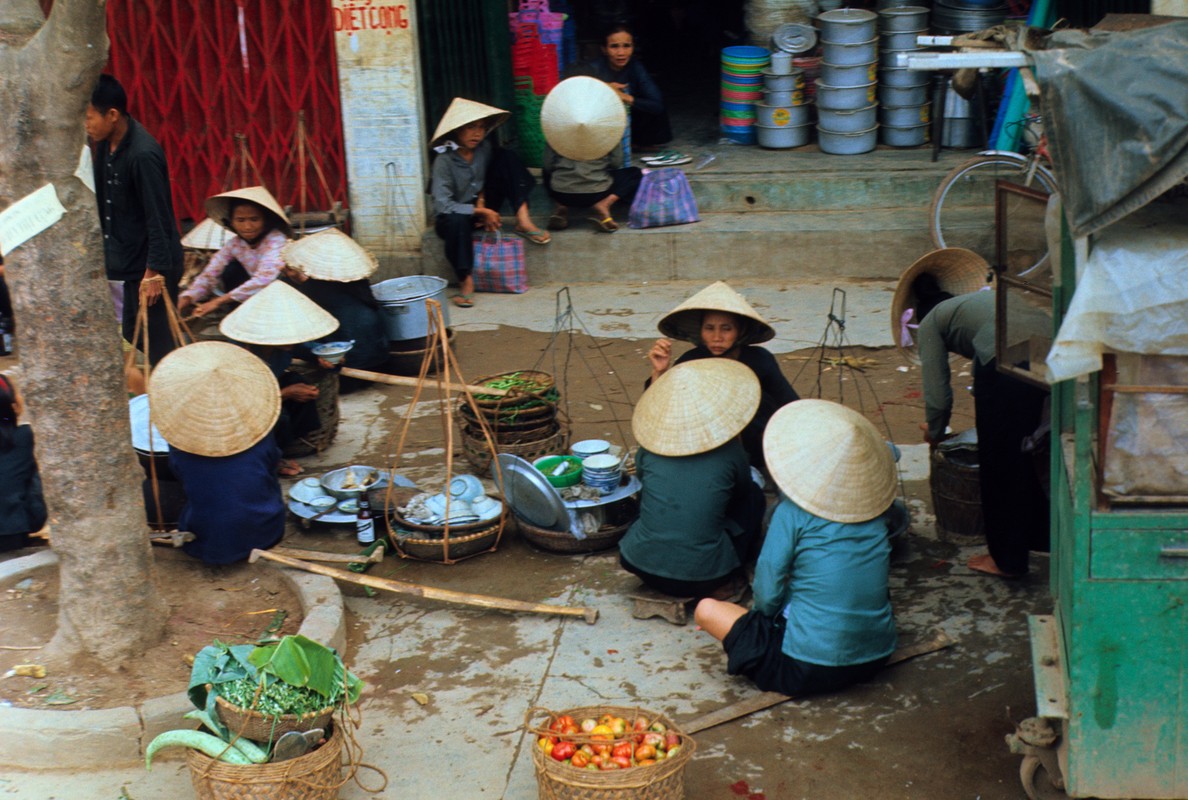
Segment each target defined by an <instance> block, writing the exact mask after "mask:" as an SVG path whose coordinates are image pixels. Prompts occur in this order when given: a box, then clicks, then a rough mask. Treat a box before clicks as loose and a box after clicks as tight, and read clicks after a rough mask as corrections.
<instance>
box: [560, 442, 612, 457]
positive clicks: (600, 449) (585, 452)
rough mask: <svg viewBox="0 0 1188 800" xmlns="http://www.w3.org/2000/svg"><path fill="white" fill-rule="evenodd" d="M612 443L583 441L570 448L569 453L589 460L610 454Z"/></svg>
mask: <svg viewBox="0 0 1188 800" xmlns="http://www.w3.org/2000/svg"><path fill="white" fill-rule="evenodd" d="M610 446H611V445H610V442H608V441H606V440H605V439H583V440H582V441H580V442H574V443H573V444H571V445H570V446H569V452H570V453H572V454H573V455H575V456H577V457H578V458H582V459H585V458H589V457H590V456H597V455H601V454H603V453H607V452H610Z"/></svg>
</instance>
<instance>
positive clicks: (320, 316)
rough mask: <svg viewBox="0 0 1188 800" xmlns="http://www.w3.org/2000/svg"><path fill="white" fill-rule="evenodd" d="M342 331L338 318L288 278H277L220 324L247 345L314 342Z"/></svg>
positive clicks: (227, 335) (232, 336)
mask: <svg viewBox="0 0 1188 800" xmlns="http://www.w3.org/2000/svg"><path fill="white" fill-rule="evenodd" d="M336 330H338V320H337V319H335V318H334V317H333V316H332V315H331V314H330V312H328V311H326V310H325V309H323V308H322V307H321V306H319V305H318V304H317V303H315V302H314V301H312V300H310V299H309V298H308V297H306V296H305V295H303V294H302V293H301V292H299V291H297V290H296V289H294V288H293V287H292V286H289V285H288V284H287V283H285V282H284V281H273V282H272V283H270V284H268V285H267V286H265V287H264V288H263V289H261V290H260V291H258V292H256V294H254V295H252V296H251V297H249V298H248V299H247V300H245V301H244V303H243V305H241V306H240V307H239V308H237V309H235V310H234V311H232V312H231V313H230V314H228V315H227V316H226V318H224V319H223V321H222V322H221V323H220V324H219V332H220V333H222V334H223V335H224V336H226V337H227V338H229V339H234V340H235V341H237V342H245V343H247V344H266V345H290V344H301V343H302V342H312V341H313V340H314V339H321V338H322V337H323V336H328V335H330V334H331V333H334V331H336Z"/></svg>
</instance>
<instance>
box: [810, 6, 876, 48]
mask: <svg viewBox="0 0 1188 800" xmlns="http://www.w3.org/2000/svg"><path fill="white" fill-rule="evenodd" d="M878 22H879V15H878V14H875V13H874V12H873V11H865V10H863V9H860V8H839V9H836V10H834V11H826V12H824V13H822V14H818V15H817V27H818V28H819V29H820V31H821V41H823V42H836V43H838V44H850V43H856V42H865V41H869V40H870V39H873V38H874V37H875V35H876V34H877V33H878Z"/></svg>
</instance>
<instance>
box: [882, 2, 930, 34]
mask: <svg viewBox="0 0 1188 800" xmlns="http://www.w3.org/2000/svg"><path fill="white" fill-rule="evenodd" d="M927 27H928V9H927V8H925V7H924V6H899V7H895V8H883V9H880V11H879V32H880V33H882V34H883V35H884V36H886V35H887V34H888V33H894V32H895V31H918V30H920V29H921V28H927Z"/></svg>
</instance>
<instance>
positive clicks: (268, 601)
mask: <svg viewBox="0 0 1188 800" xmlns="http://www.w3.org/2000/svg"><path fill="white" fill-rule="evenodd" d="M650 346H651V340H633V339H606V338H598V339H596V338H593V337H590V336H588V335H585V334H576V335H568V334H562V335H560V336H557V337H553V336H551V335H549V334H545V333H539V332H535V331H530V330H526V329H521V328H513V327H500V328H499V329H497V330H494V331H484V332H466V331H462V332H460V333H458V335H456V337H455V339H454V347H455V350H456V354H457V358H458V363H459V368H460V370H461V373H462V377H464V378H465V379H466V380H467V381H475V380H477V379H479V378H481V377H483V376H486V375H491V374H496V373H501V372H505V371H511V370H519V369H540V370H543V371H546V372H550V373H551V374H553V375H554V376H555V377H556V380H557V384H558V387H559V388H560V390H561V392H562V400H561V408H562V410H563V412H564V414H565V415H567V417H568V419H569V421H570V425H571V437H570V439H571V441H574V440H578V439H582V438H596V437H597V438H606V439H609V440H611V441H613V442H617V443H630V444H632V445H633V444H634V441H633V439H632V438H631V433H630V431H631V424H630V416H631V409H632V407H633V403H634V402H635V400H637V399H638V397H639V395H640V394H641V393H642V390H643V383H644V381H645V380H646V378H647V376H648V374H649V372H650V367H649V365H648V362H647V359H646V355H645V354H646V352H647V349H648V348H649V347H650ZM684 347H685V345H683V344H681V343H677V345H676V348H675V352H676V353H678V354H679V353H681V352H683V349H684ZM777 358H778V360H779V363H780V365H781V366H782V367H783V370H784V373H785V375H787V376H788V378H789V380H791V381H792V382H793V385H794V387H795V388H796V390H797V391H798V393H799V394H800V395H801V396H802V397H824V398H826V399H830V400H840V401H841V402H843V403H845V404H846V405H848V406H850V407H853V408H856V409H858V410H860V411H862V412H863V413H865V414H866V416H867V417H868V418H870V419H871V420H872V421H873V422H874V423H875V424H876V425H877V426H878V427H879V428H880V429H883V430H886V431H887V438H888V439H889V440H891V441H894V442H896V443H899V444H915V443H918V442H919V441H920V431H919V429H918V425H919V423H920V421H922V419H923V400H922V397H921V391H920V380H919V377H920V373H919V370H918V368H914V367H913V368H910V369H909V368H907V367H906V366H905V362H904V361H903V359H902V358H901V357H900V355H899V353H898V352H896V351H895V350H893V349H891V348H886V349H871V348H862V347H850V348H846V349H845V350H840V351H839V350H836V349H835V350H825V349H820V348H818V349H813V350H800V351H796V352H792V353H787V354H782V355H779V356H778V357H777ZM3 362H9V363H11V362H12V359H0V368H4V367H6V366H8V364H6V363H3ZM953 372H954V375H955V376H958V377H957V380H958V381H959V380H960V379H961V376H965V377H966V379H968V375H969V365H968V363H967V362H957V361H955V362H954V364H953ZM382 391H384V392H385V393H386V394H387V395H388V396H389V397H390V398H392V399H393V400H396V401H403V399H404V398H406V397H408V396H409V391H410V390H408V389H405V388H399V387H383V389H382ZM955 394H956V403H955V408H954V415H953V427H954V429H956V430H960V429H962V428H964V427H968V426H970V425H972V424H973V407H972V405H973V404H972V398H971V397H970V396H969V395H968V393H967V392H961V391H956V392H955ZM394 427H398V426H394ZM392 438H395V437H392ZM454 441H455V459H456V463H457V464H458V465H459V466H458V467H455V472H459V471H467V470H469V469H470V467H469V465H467V464H466V462H465V460H464V457H463V453H462V451H461V448H460V447H459V445H458V437H457V436H456V435H455V437H454ZM442 443H443V429H442V421H441V419H440V417H439V416H437V415H435V414H420V415H417V417H416V418H415V419H414V420H413V421H412V423H411V427H410V432H409V436H408V439H407V440H406V446H405V452H406V453H408V454H409V455H410V456H411V455H413V454H414V453H415V454H416V455H415V458H414V459H413V464H412V465H409V464H408V462H407V460H405V461H403V462H402V463H404V464H405V465H407V466H409V467H411V468H410V469H408V470H405V469H403V468H402V472H405V474H408V475H410V476H411V477H413V479H414V480H417V479H418V478H417V476H418V474H419V475H427V474H428V475H434V476H435V477H436V476H437V475H440V474H441V472H442V471H443V466H444V465H443V461H444V458H443V454H442V452H441V451H440V449H439V448H440V447H441V446H442ZM434 445H436V447H435V446H434ZM393 448H394V442H393V441H391V440H390V439H389V440H386V441H378V442H375V441H369V442H368V447H367V450H368V451H369V452H360V453H358V454H357V456H356V457H354V458H353V462H352V463H366V464H380V463H383V464H387V463H388V460H389V459H391V457H392V454H393ZM313 460H314V459H307V461H313ZM413 465H415V466H413ZM330 466H337V465H330ZM330 466H327V465H320V466H319V467H318V468H319V469H328V468H330ZM310 468H311V470H312V469H314V467H313V465H312V464H311V465H310ZM429 482H430V483H433V482H439V480H438V481H434V480H433V479H432V478H431V479H430V481H429ZM286 543H287V544H291V545H293V546H297V547H308V548H313V549H325V550H335V551H339V552H351V551H352V550H353V549H354V547H355V543H354V541H353V537H351V536H349V535H338V536H333V537H328V536H325V535H320V534H317V533H316V532H315V533H309V532H306V531H304V530H303V529H302V528H301V527H300V526H299V525H297V524H296V520H293V519H290V524H289V532H288V541H287V542H286ZM524 550H525V551H526V552H527V553H532V552H533V551H532V550H531V548H528V547H524ZM157 562H158V567H159V570H160V580H161V585H162V586H166V587H169V589H168V594H169V597H170V612H171V616H170V620H169V627H168V631H167V634H166V638H165V640H164V641H163V642H162V643H161V644H159V645H157V646H156V647H154V648H152V649H151V650H149V651H148V652H146V653H144V654H143V655H142V656H141V657H139V658H137V659H136V661H135V662H129V663H125V664H120V665H117V666H116V667H115V669H114V670H106V669H104V668H103V667H102V666H100V665H96V664H88V663H84V662H80V663H71V664H44V666H47V668H48V670H49V674H48V676H47V677H46V678H44V679H36V678H14V679H10V680H8V681H5V682H2V683H0V700H3V701H7V702H11V703H13V704H14V705H18V706H26V707H38V706H43V705H69V706H72V707H75V708H108V707H113V706H120V705H128V704H130V703H135V702H139V701H140V700H143V699H145V698H146V697H152V696H158V695H164V694H169V693H171V692H175V691H179V690H180V689H181V688H184V686H185V685H186V683H187V681H188V676H189V665H188V663H187V661H186V658H187V657H188V656H192V655H193V654H194V653H195V652H197V651H198V650H199V649H201V648H202V647H203V646H205V645H207V644H209V643H210V642H211V641H212V640H213V639H220V640H222V641H225V642H229V643H238V642H244V641H253V640H255V639H256V638H258V637H259V635H260V634H261V633H262V632H263V631H264V630H265V629H266V628H268V627H269V625H270V624H271V623H273V622H274V619H275V618H276V615H277V614H280V613H283V615H284V619H283V624H282V626H281V627H280V629H279V632H280V633H292V632H294V631H296V629H297V628H298V627H299V626H300V623H301V610H300V607H299V605H298V604H297V601H296V597H295V595H294V594H293V592H292V590H291V589H290V588H289V587H288V585H287V584H286V583H285V581H283V580H282V579H280V578H279V577H278V576H277V575H276V574H275V573H274V572H272V571H269V570H260V569H257V568H255V567H251V566H249V565H246V564H240V565H234V566H229V567H209V566H206V565H203V564H201V563H199V562H197V561H194V560H193V559H190V558H188V557H186V556H184V555H183V554H181V553H180V552H175V551H169V550H161V549H159V550H158V559H157ZM520 563H521V564H523V566H524V568H525V569H526V570H527V571H529V572H533V573H535V574H533V576H532V577H533V579H540V578H541V576H542V574H543V572H545V571H547V564H548V557H547V556H546V557H544V558H543V559H542V558H533V557H528V558H527V559H526V560H523V561H521V562H520ZM408 566H409V565H407V564H402V563H394V562H389V563H385V564H384V565H382V566H381V568H380V569H377V570H375V571H373V573H372V574H376V575H380V576H381V577H397V576H399V575H400V573H401V572H402V571H403V570H404V569H405V568H406V567H408ZM538 568H539V570H540V572H539V573H537V572H536V570H537V569H538ZM414 571H416V570H414ZM436 577H440V573H438V574H437V576H436ZM472 577H475V576H472ZM15 584H16V582H15V581H12V582H9V584H8V585H4V586H0V592H2V593H3V594H2V596H0V603H2V606H0V607H2V608H3V619H4V624H3V626H2V627H0V642H2V643H3V644H4V645H5V646H8V647H25V648H27V647H38V646H40V645H42V644H44V643H46V642H48V641H49V639H50V637H51V636H52V634H53V630H54V627H55V623H56V615H57V594H56V590H57V579H56V574H55V573H54V571H53V570H52V569H49V570H44V571H43V572H42V573H41V574H38V575H36V576H35V577H34V579H33V585H32V586H31V587H29V588H25V589H23V590H18V589H17V588H16V585H15ZM447 584H448V582H447ZM447 584H443V585H447ZM483 584H485V581H482V580H479V585H471V584H470V583H467V584H466V585H465V586H464V587H462V586H459V587H455V588H464V589H465V590H466V591H473V592H484V593H492V594H499V593H500V589H501V587H499V586H498V585H483ZM344 594H347V595H352V594H356V595H362V594H363V591H362V589H360V588H359V587H344ZM351 630H352V631H355V630H358V629H357V627H354V626H352V628H351ZM30 663H32V664H39V663H42V659H39V658H38V655H37V650H0V672H3V671H7V670H9V669H11V668H12V667H14V666H15V665H17V664H30Z"/></svg>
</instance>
